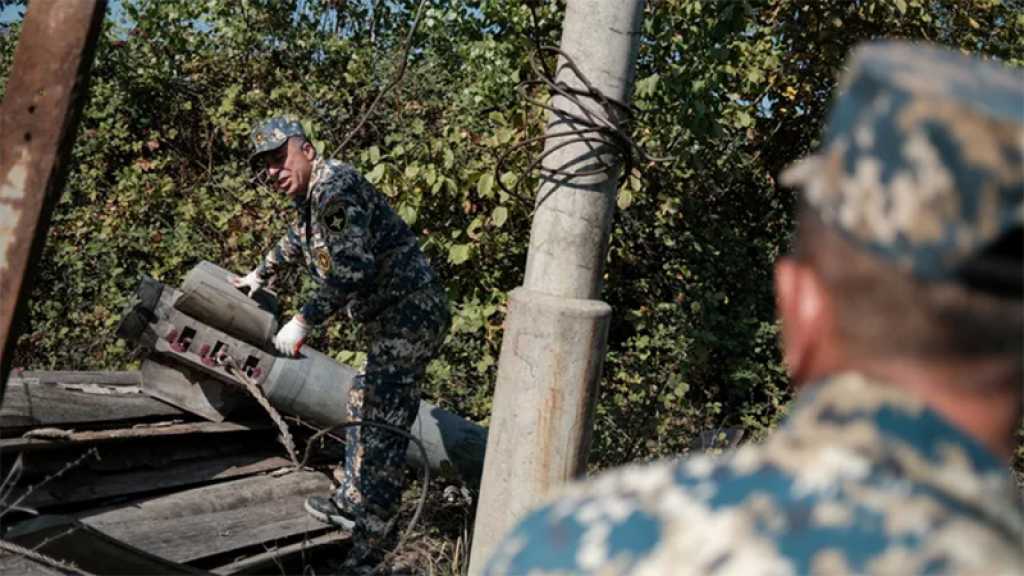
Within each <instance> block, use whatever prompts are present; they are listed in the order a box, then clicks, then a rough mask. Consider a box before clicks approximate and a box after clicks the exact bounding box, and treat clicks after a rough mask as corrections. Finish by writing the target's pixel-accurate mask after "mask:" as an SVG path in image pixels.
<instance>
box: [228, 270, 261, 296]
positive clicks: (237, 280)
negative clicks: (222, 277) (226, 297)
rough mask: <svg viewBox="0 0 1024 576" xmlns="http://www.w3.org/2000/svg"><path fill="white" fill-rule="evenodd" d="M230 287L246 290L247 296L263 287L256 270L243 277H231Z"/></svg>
mask: <svg viewBox="0 0 1024 576" xmlns="http://www.w3.org/2000/svg"><path fill="white" fill-rule="evenodd" d="M231 285H232V286H234V287H235V288H248V289H249V292H247V294H248V295H249V296H252V295H253V294H255V293H256V291H257V290H259V289H260V288H262V287H263V279H262V278H260V275H259V271H258V270H253V271H252V272H249V273H248V274H246V275H245V276H243V277H238V276H232V277H231Z"/></svg>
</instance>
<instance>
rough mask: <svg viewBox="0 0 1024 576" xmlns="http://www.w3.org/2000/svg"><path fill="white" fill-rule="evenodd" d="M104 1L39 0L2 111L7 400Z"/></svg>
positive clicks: (2, 353)
mask: <svg viewBox="0 0 1024 576" xmlns="http://www.w3.org/2000/svg"><path fill="white" fill-rule="evenodd" d="M105 10H106V2H105V1H104V0H80V1H77V2H66V1H64V0H33V1H32V2H30V3H29V5H28V12H27V13H26V14H25V19H24V21H23V22H22V28H21V36H20V37H19V38H18V46H17V48H15V51H14V63H13V64H12V66H11V69H10V73H9V74H8V76H7V85H6V89H5V92H4V99H3V103H2V104H0V126H2V127H3V129H2V130H0V151H3V154H0V399H2V398H3V392H4V388H6V384H7V372H8V370H9V369H10V366H11V356H12V355H13V352H14V343H15V342H16V341H17V340H18V323H17V322H16V319H17V318H19V317H20V316H21V315H23V314H24V312H25V307H26V303H27V302H28V297H29V294H31V292H32V282H33V280H34V278H35V265H34V264H35V263H38V262H39V260H40V256H41V255H42V253H43V245H44V244H45V243H46V232H47V229H48V228H49V227H50V214H51V213H52V212H53V207H54V206H56V205H57V201H58V200H59V199H60V196H61V192H62V191H63V188H64V177H65V175H66V173H67V160H68V157H69V156H70V154H71V148H72V144H73V143H74V140H75V131H76V129H77V128H78V118H79V116H80V112H81V110H82V104H83V102H84V101H85V96H86V94H87V90H88V85H89V72H90V70H91V68H92V59H93V54H94V52H95V50H96V40H97V38H99V35H100V30H101V29H102V28H103V14H104V12H105Z"/></svg>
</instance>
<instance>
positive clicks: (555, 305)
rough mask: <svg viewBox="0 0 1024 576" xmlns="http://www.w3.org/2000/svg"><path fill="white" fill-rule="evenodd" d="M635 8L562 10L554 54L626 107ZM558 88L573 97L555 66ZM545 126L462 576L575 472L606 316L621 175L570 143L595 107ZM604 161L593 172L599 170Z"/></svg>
mask: <svg viewBox="0 0 1024 576" xmlns="http://www.w3.org/2000/svg"><path fill="white" fill-rule="evenodd" d="M643 11H644V0H569V2H567V4H566V9H565V21H564V25H563V29H562V42H561V49H562V51H563V52H564V54H565V55H567V56H568V57H569V58H571V59H572V60H573V61H575V63H576V65H577V66H578V67H579V70H580V71H581V72H582V74H583V75H584V76H586V77H587V78H588V79H589V82H590V83H591V85H592V86H593V87H594V88H595V89H596V90H598V91H600V92H601V93H602V94H603V95H604V96H606V97H608V98H612V99H615V100H617V101H620V102H628V101H629V96H630V93H631V91H632V87H633V74H634V70H635V68H636V55H637V51H638V49H639V38H640V26H641V23H642V20H643ZM557 74H558V76H557V80H558V81H559V82H560V83H564V84H566V85H568V86H571V87H573V88H575V89H577V90H582V89H583V88H584V85H583V83H582V80H581V79H580V78H579V77H578V76H577V75H576V74H575V73H573V72H572V70H571V69H570V68H569V67H568V66H567V65H566V61H565V58H561V59H560V60H559V63H558V72H557ZM552 106H553V107H554V108H555V109H557V110H559V111H562V112H566V113H568V114H553V115H552V116H551V117H550V120H549V122H548V126H547V131H546V133H547V134H548V136H549V137H548V139H547V141H546V143H545V146H546V150H547V151H550V152H552V153H551V154H550V155H547V156H546V157H545V158H544V168H545V170H546V171H547V173H548V174H554V173H556V171H561V173H562V174H566V177H559V178H542V179H541V185H540V190H539V193H538V195H537V209H536V211H535V213H534V217H533V227H532V229H531V232H530V250H529V253H528V255H527V258H526V274H525V277H524V280H523V285H522V286H521V287H519V288H516V289H515V290H513V291H512V292H511V294H509V305H508V314H507V316H506V317H505V335H504V337H503V338H502V342H501V357H500V359H499V361H498V378H497V382H496V384H495V391H494V404H493V409H492V411H491V425H490V431H489V433H488V440H487V451H486V453H485V456H484V475H483V482H482V484H481V487H480V499H479V502H478V503H477V511H476V523H475V525H474V528H473V549H472V552H471V554H470V567H469V573H470V574H479V573H481V572H482V571H483V569H484V566H485V564H486V562H487V560H488V557H489V556H490V554H491V552H492V551H493V549H494V548H495V547H496V545H497V544H498V543H499V542H500V540H501V538H502V536H503V535H504V534H505V532H506V531H508V530H509V528H511V527H512V526H513V525H514V524H515V522H516V521H517V520H518V519H520V518H521V517H522V516H523V515H524V514H525V513H526V512H527V511H528V510H529V509H530V508H532V507H533V506H535V505H537V504H538V503H539V502H540V501H541V500H542V499H543V498H544V497H545V496H546V495H548V494H549V493H550V491H551V490H553V489H554V488H556V487H558V486H561V485H562V484H564V483H565V482H567V481H568V480H570V479H572V478H575V477H577V476H579V475H581V474H583V473H584V472H585V471H586V465H587V454H588V452H589V450H590V437H591V431H592V428H593V413H594V406H595V403H596V399H597V391H598V382H599V380H600V379H601V370H602V367H603V361H604V351H605V342H606V340H607V334H608V327H609V325H610V322H611V312H612V310H611V307H610V306H609V305H608V304H607V303H605V302H602V301H601V300H599V298H600V296H601V285H602V278H603V276H604V263H605V256H606V253H607V251H608V238H609V235H610V233H611V225H612V216H613V215H614V210H615V193H616V184H617V180H618V176H619V172H620V170H621V168H620V166H619V165H618V162H617V160H615V156H614V154H612V153H611V146H610V145H608V144H607V143H603V144H601V145H595V143H594V142H593V141H589V140H586V139H582V140H581V139H579V138H574V137H573V136H571V135H566V134H567V133H572V132H573V131H574V130H578V129H581V128H583V127H584V125H583V124H581V123H579V122H577V121H575V120H572V119H571V117H570V115H572V114H576V115H577V116H581V115H582V114H581V113H580V112H581V110H580V109H581V108H582V109H586V110H588V111H589V112H590V113H591V114H593V115H594V116H597V117H601V118H604V119H605V120H607V121H608V122H612V123H617V122H619V121H620V120H621V118H615V117H612V116H611V115H610V114H611V112H610V111H608V110H604V109H603V108H602V107H601V106H600V104H599V103H598V102H596V101H591V100H587V99H584V100H583V101H581V102H579V103H575V102H573V101H570V100H569V99H566V98H563V97H561V96H556V97H554V98H552ZM598 158H603V159H604V161H603V162H598V161H597V159H598Z"/></svg>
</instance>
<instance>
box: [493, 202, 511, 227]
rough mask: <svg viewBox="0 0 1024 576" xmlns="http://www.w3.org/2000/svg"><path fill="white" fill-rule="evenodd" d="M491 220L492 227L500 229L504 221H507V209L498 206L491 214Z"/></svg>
mask: <svg viewBox="0 0 1024 576" xmlns="http://www.w3.org/2000/svg"><path fill="white" fill-rule="evenodd" d="M491 220H492V221H493V222H494V226H495V227H497V228H501V227H502V226H504V225H505V221H506V220H508V208H505V207H504V206H498V207H497V208H495V209H494V211H493V212H491Z"/></svg>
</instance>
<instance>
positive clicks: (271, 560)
mask: <svg viewBox="0 0 1024 576" xmlns="http://www.w3.org/2000/svg"><path fill="white" fill-rule="evenodd" d="M351 538H352V534H351V533H349V532H340V531H335V532H328V533H327V534H321V535H320V536H316V537H314V538H307V539H304V540H302V541H301V542H295V543H292V544H288V545H287V546H281V547H279V548H273V549H271V550H267V551H266V552H263V553H261V554H256V555H253V556H247V557H244V558H239V559H238V560H235V561H234V562H231V563H230V564H224V565H223V566H218V567H216V568H214V569H213V570H211V572H213V573H214V574H220V575H221V576H233V575H235V574H239V575H240V574H280V573H281V572H282V570H281V569H280V568H279V565H283V564H289V563H291V561H292V560H294V559H296V557H300V558H301V557H302V556H304V555H312V554H315V553H316V552H317V551H318V550H320V549H321V548H324V547H327V546H337V545H338V544H341V543H342V542H345V541H346V540H349V539H351ZM285 573H287V572H285Z"/></svg>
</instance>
